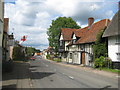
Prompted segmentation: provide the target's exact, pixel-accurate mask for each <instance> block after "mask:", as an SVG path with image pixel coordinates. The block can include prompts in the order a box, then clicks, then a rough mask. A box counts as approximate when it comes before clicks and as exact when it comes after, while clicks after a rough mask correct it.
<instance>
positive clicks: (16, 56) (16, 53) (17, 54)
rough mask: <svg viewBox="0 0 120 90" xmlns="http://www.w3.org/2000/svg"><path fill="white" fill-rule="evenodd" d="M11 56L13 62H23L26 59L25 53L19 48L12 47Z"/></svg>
mask: <svg viewBox="0 0 120 90" xmlns="http://www.w3.org/2000/svg"><path fill="white" fill-rule="evenodd" d="M12 56H13V60H16V61H24V60H25V59H26V58H25V53H24V52H22V48H21V47H14V48H13V55H12Z"/></svg>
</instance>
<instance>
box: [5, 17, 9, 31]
mask: <svg viewBox="0 0 120 90" xmlns="http://www.w3.org/2000/svg"><path fill="white" fill-rule="evenodd" d="M8 25H9V18H4V32H6V33H7V32H8Z"/></svg>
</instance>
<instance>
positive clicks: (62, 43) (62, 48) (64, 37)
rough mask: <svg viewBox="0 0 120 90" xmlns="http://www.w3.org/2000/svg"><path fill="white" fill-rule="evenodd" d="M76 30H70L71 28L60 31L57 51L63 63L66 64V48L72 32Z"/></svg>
mask: <svg viewBox="0 0 120 90" xmlns="http://www.w3.org/2000/svg"><path fill="white" fill-rule="evenodd" d="M76 30H77V29H71V28H62V29H61V33H60V37H59V49H58V51H59V53H60V57H61V59H62V60H63V61H65V62H67V55H68V50H67V47H66V46H67V45H68V44H69V43H70V42H71V40H72V34H73V31H76Z"/></svg>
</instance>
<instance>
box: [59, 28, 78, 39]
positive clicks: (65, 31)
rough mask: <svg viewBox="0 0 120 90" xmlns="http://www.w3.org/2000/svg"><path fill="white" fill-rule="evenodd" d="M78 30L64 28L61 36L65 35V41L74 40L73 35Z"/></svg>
mask: <svg viewBox="0 0 120 90" xmlns="http://www.w3.org/2000/svg"><path fill="white" fill-rule="evenodd" d="M76 30H77V29H72V28H62V29H61V34H62V35H63V40H66V41H67V40H68V41H70V40H72V34H73V33H74V31H76Z"/></svg>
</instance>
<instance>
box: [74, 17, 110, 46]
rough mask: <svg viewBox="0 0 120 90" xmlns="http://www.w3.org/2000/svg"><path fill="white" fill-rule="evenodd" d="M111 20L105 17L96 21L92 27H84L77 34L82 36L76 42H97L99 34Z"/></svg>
mask: <svg viewBox="0 0 120 90" xmlns="http://www.w3.org/2000/svg"><path fill="white" fill-rule="evenodd" d="M109 22H110V20H109V19H103V20H100V21H98V22H96V23H94V24H93V25H92V27H91V28H88V27H86V28H82V29H81V30H82V31H81V30H80V31H81V32H80V33H79V34H78V33H77V34H76V36H80V37H81V38H80V39H79V40H78V41H77V42H76V43H75V44H82V43H91V42H95V41H96V36H97V34H98V33H99V32H100V31H101V30H103V29H105V28H106V26H108V24H109ZM83 31H84V32H83Z"/></svg>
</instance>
